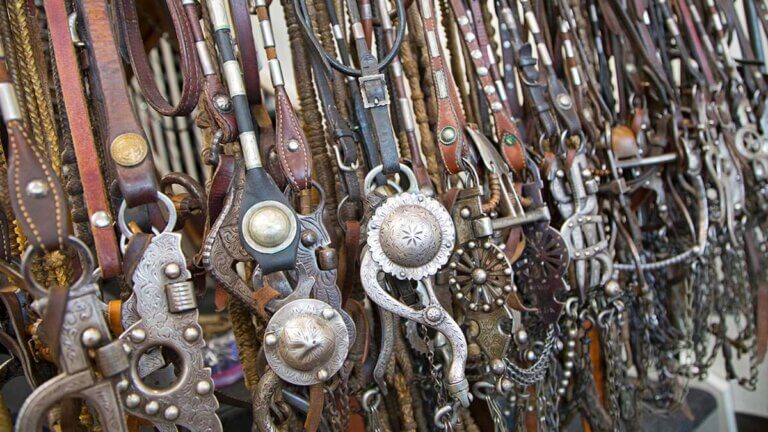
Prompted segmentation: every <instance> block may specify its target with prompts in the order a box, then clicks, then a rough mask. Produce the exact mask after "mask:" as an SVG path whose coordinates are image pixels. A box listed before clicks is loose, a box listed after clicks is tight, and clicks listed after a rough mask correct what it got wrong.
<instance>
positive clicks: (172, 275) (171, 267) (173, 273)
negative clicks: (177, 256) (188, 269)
mask: <svg viewBox="0 0 768 432" xmlns="http://www.w3.org/2000/svg"><path fill="white" fill-rule="evenodd" d="M163 271H164V272H165V276H166V277H168V278H169V279H176V278H177V277H179V276H180V275H181V267H179V265H178V264H176V263H170V264H168V265H167V266H165V269H164V270H163Z"/></svg>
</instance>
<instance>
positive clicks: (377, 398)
mask: <svg viewBox="0 0 768 432" xmlns="http://www.w3.org/2000/svg"><path fill="white" fill-rule="evenodd" d="M371 399H373V401H371ZM380 404H381V393H380V392H379V389H377V388H372V389H370V390H368V391H367V392H365V393H363V409H365V411H367V412H371V411H373V410H375V409H378V408H379V405H380Z"/></svg>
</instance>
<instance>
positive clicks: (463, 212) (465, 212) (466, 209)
mask: <svg viewBox="0 0 768 432" xmlns="http://www.w3.org/2000/svg"><path fill="white" fill-rule="evenodd" d="M459 215H460V216H461V217H462V218H463V219H468V218H469V217H470V216H472V212H471V211H470V210H469V207H464V208H462V209H461V211H459Z"/></svg>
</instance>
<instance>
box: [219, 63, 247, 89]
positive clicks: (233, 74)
mask: <svg viewBox="0 0 768 432" xmlns="http://www.w3.org/2000/svg"><path fill="white" fill-rule="evenodd" d="M222 69H223V70H224V77H225V78H226V80H227V87H229V95H230V96H232V97H235V96H239V95H244V94H245V84H244V83H243V72H242V70H241V69H240V63H238V62H237V60H230V61H227V62H224V65H222Z"/></svg>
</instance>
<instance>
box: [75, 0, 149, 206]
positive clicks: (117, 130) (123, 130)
mask: <svg viewBox="0 0 768 432" xmlns="http://www.w3.org/2000/svg"><path fill="white" fill-rule="evenodd" d="M76 5H77V8H78V16H79V17H82V20H83V32H82V35H81V36H82V37H83V38H84V39H85V40H86V42H87V50H88V66H89V78H90V86H89V88H90V91H91V94H92V96H91V101H92V104H93V105H94V107H95V112H94V117H95V118H96V119H98V121H97V124H98V125H99V128H98V130H99V132H100V135H101V137H100V138H101V141H102V143H103V144H102V145H104V146H105V154H107V155H110V156H111V159H112V168H113V169H114V172H115V175H116V177H117V182H118V185H119V186H120V191H121V192H122V195H123V198H125V201H126V203H127V204H128V206H129V207H135V206H138V205H141V204H147V203H152V202H155V201H156V200H157V190H158V185H157V178H156V173H155V167H154V164H153V162H152V152H151V151H150V149H149V143H148V142H147V140H146V138H145V137H144V131H143V129H142V127H141V125H140V124H139V122H138V121H137V120H136V116H135V114H134V112H133V105H132V103H131V97H130V95H129V94H128V88H129V86H128V82H127V80H126V79H125V73H124V71H123V67H122V60H121V59H120V56H119V55H118V53H117V46H116V37H115V35H114V33H113V30H112V22H111V20H110V11H109V7H108V5H107V2H106V1H105V0H87V1H84V0H78V1H76Z"/></svg>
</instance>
